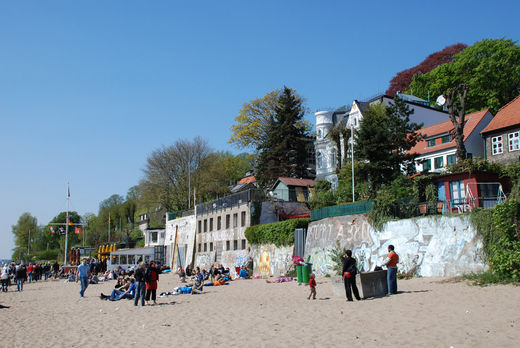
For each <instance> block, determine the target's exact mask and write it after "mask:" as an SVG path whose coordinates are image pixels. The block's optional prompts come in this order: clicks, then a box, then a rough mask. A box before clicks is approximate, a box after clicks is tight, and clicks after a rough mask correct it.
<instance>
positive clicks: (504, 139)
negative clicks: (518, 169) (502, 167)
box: [481, 96, 520, 164]
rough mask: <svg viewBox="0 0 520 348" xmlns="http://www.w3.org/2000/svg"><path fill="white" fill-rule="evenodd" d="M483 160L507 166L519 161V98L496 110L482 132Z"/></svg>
mask: <svg viewBox="0 0 520 348" xmlns="http://www.w3.org/2000/svg"><path fill="white" fill-rule="evenodd" d="M481 133H482V136H483V137H484V142H485V158H486V159H487V160H488V161H490V162H496V163H501V164H508V163H512V162H518V161H519V160H520V96H518V97H516V98H515V99H513V100H512V101H510V102H509V103H508V104H506V105H505V106H503V107H502V108H501V109H500V110H498V112H497V114H496V116H495V118H493V120H492V121H491V122H490V123H489V124H488V125H487V127H486V128H484V129H483V130H482V132H481Z"/></svg>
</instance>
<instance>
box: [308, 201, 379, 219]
mask: <svg viewBox="0 0 520 348" xmlns="http://www.w3.org/2000/svg"><path fill="white" fill-rule="evenodd" d="M372 204H373V202H372V201H365V202H360V203H352V204H345V205H334V206H331V207H325V208H321V209H316V210H313V211H311V221H316V220H321V219H326V218H328V217H334V216H344V215H354V214H365V213H368V212H369V211H370V210H371V209H372Z"/></svg>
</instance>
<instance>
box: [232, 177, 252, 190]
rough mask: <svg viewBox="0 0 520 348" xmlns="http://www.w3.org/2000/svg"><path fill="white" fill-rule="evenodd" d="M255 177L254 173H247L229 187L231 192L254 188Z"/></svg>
mask: <svg viewBox="0 0 520 348" xmlns="http://www.w3.org/2000/svg"><path fill="white" fill-rule="evenodd" d="M256 188H257V185H256V178H255V176H254V175H249V176H246V177H243V178H242V179H240V180H239V181H238V182H237V184H236V185H235V186H233V188H232V189H231V192H232V193H237V192H241V191H247V190H250V189H256Z"/></svg>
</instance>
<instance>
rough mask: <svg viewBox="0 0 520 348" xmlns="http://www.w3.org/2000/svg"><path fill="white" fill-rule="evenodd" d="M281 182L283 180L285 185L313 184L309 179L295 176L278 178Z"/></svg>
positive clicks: (305, 185) (304, 185)
mask: <svg viewBox="0 0 520 348" xmlns="http://www.w3.org/2000/svg"><path fill="white" fill-rule="evenodd" d="M278 180H280V181H281V182H283V183H284V184H285V185H287V186H303V187H307V186H311V187H312V186H314V184H315V182H314V180H311V179H296V178H278Z"/></svg>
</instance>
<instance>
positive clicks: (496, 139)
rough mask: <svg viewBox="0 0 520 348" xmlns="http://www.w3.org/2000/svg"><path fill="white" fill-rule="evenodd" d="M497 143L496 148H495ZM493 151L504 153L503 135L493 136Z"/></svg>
mask: <svg viewBox="0 0 520 348" xmlns="http://www.w3.org/2000/svg"><path fill="white" fill-rule="evenodd" d="M495 145H496V149H495ZM491 153H492V154H493V155H500V154H502V153H504V144H503V143H502V136H501V135H497V136H496V137H492V138H491Z"/></svg>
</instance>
